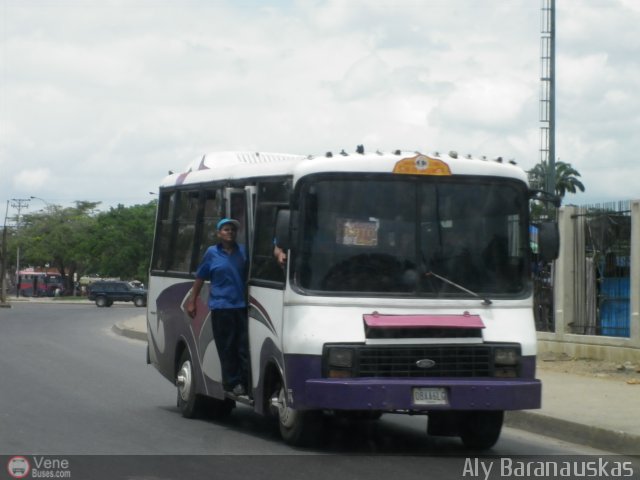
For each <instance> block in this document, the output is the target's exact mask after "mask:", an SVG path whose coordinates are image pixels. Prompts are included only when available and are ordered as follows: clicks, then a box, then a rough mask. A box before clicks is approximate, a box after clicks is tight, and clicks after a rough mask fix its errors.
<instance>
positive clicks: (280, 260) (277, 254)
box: [273, 245, 287, 268]
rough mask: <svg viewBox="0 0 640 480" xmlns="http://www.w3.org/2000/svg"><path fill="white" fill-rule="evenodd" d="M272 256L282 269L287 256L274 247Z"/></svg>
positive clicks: (281, 250)
mask: <svg viewBox="0 0 640 480" xmlns="http://www.w3.org/2000/svg"><path fill="white" fill-rule="evenodd" d="M273 256H274V257H276V260H277V261H278V265H280V266H281V267H282V268H284V267H285V265H286V264H287V254H286V253H285V251H284V250H283V249H281V248H280V247H278V246H277V245H276V246H275V247H274V248H273Z"/></svg>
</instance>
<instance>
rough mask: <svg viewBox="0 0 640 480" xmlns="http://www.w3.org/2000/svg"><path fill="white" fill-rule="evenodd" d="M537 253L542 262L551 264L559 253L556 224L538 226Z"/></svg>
mask: <svg viewBox="0 0 640 480" xmlns="http://www.w3.org/2000/svg"><path fill="white" fill-rule="evenodd" d="M538 253H539V255H540V259H541V260H542V261H544V262H551V261H552V260H555V259H556V258H558V255H559V253H560V231H559V230H558V224H557V222H543V223H541V224H540V225H538Z"/></svg>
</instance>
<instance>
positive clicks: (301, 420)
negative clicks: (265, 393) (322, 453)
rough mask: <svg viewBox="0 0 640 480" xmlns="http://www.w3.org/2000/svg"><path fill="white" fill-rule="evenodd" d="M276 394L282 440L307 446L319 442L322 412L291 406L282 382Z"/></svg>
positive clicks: (290, 443)
mask: <svg viewBox="0 0 640 480" xmlns="http://www.w3.org/2000/svg"><path fill="white" fill-rule="evenodd" d="M277 395H278V396H277V401H276V407H277V411H278V426H279V428H280V436H281V437H282V439H283V440H284V442H285V443H286V444H287V445H291V446H294V447H307V446H311V445H314V444H315V443H317V442H319V441H320V439H321V437H322V433H323V427H324V425H323V415H322V412H319V411H315V410H308V411H307V410H294V409H293V408H291V407H290V406H289V405H288V403H287V393H286V389H285V387H284V384H283V383H282V382H281V383H280V385H279V386H278V389H277Z"/></svg>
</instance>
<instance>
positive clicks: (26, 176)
mask: <svg viewBox="0 0 640 480" xmlns="http://www.w3.org/2000/svg"><path fill="white" fill-rule="evenodd" d="M48 182H52V175H51V170H50V169H48V168H36V169H34V170H21V171H19V172H18V173H17V174H16V175H15V176H14V177H13V185H14V187H15V188H16V189H18V190H22V191H23V192H32V191H33V192H36V191H38V190H40V189H41V188H43V187H44V186H45V185H46V184H47V183H48Z"/></svg>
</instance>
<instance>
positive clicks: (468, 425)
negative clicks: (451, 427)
mask: <svg viewBox="0 0 640 480" xmlns="http://www.w3.org/2000/svg"><path fill="white" fill-rule="evenodd" d="M503 421H504V412H503V411H490V410H488V411H474V412H469V413H467V414H466V415H464V418H463V419H462V422H461V424H460V438H461V439H462V443H463V444H464V446H465V447H466V448H468V449H472V450H486V449H488V448H491V447H493V446H494V445H495V444H496V442H497V441H498V438H500V432H501V431H502V423H503Z"/></svg>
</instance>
